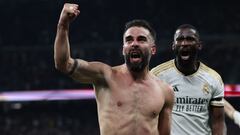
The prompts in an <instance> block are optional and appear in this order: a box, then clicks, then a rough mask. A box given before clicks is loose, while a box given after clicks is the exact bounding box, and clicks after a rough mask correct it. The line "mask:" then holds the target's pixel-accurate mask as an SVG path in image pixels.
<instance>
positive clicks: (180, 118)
mask: <svg viewBox="0 0 240 135" xmlns="http://www.w3.org/2000/svg"><path fill="white" fill-rule="evenodd" d="M151 72H152V73H153V74H154V75H156V76H157V77H158V78H160V79H161V80H163V81H165V82H167V83H168V84H170V85H171V86H172V87H173V90H174V93H175V103H174V107H173V113H172V126H171V134H172V135H193V134H194V135H211V134H212V133H211V128H210V126H209V110H208V109H209V105H213V106H223V102H222V101H212V100H213V99H215V98H222V97H224V85H223V81H222V78H221V76H220V75H219V74H218V73H217V72H216V71H214V70H213V69H211V68H209V67H207V66H206V65H204V64H203V63H200V66H199V69H198V71H197V72H195V73H194V74H192V75H188V76H185V75H184V74H182V73H181V72H180V71H179V70H178V69H177V68H176V66H175V63H174V60H170V61H167V62H165V63H163V64H160V65H158V66H156V67H155V68H153V69H152V70H151Z"/></svg>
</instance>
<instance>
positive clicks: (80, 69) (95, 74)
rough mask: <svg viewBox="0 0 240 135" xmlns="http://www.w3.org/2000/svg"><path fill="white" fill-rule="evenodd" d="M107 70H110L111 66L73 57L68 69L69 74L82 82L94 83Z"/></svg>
mask: <svg viewBox="0 0 240 135" xmlns="http://www.w3.org/2000/svg"><path fill="white" fill-rule="evenodd" d="M108 71H111V67H110V66H108V65H106V64H104V63H101V62H87V61H85V60H82V59H75V62H74V63H73V64H72V67H71V70H70V76H71V77H72V78H73V79H74V80H77V81H80V82H82V83H96V82H98V81H100V80H103V79H104V78H105V74H106V73H107V72H108Z"/></svg>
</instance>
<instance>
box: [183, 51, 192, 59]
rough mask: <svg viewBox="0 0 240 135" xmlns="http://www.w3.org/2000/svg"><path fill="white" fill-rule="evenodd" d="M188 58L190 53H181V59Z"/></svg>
mask: <svg viewBox="0 0 240 135" xmlns="http://www.w3.org/2000/svg"><path fill="white" fill-rule="evenodd" d="M189 58H190V54H189V53H188V52H187V51H184V52H182V53H181V59H183V60H188V59H189Z"/></svg>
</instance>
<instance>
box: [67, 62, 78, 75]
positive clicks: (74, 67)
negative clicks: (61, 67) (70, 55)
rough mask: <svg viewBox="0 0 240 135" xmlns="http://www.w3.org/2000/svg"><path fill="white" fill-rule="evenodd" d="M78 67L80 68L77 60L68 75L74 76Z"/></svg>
mask: <svg viewBox="0 0 240 135" xmlns="http://www.w3.org/2000/svg"><path fill="white" fill-rule="evenodd" d="M77 66H78V61H77V60H76V59H75V60H74V63H73V66H72V68H71V70H70V71H69V72H68V75H72V74H73V73H74V71H75V69H76V68H77Z"/></svg>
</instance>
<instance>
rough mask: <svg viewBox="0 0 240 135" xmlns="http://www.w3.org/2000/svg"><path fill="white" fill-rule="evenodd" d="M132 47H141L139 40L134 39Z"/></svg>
mask: <svg viewBox="0 0 240 135" xmlns="http://www.w3.org/2000/svg"><path fill="white" fill-rule="evenodd" d="M131 47H133V48H138V47H139V44H138V42H137V41H136V40H135V41H133V42H132V43H131Z"/></svg>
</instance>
